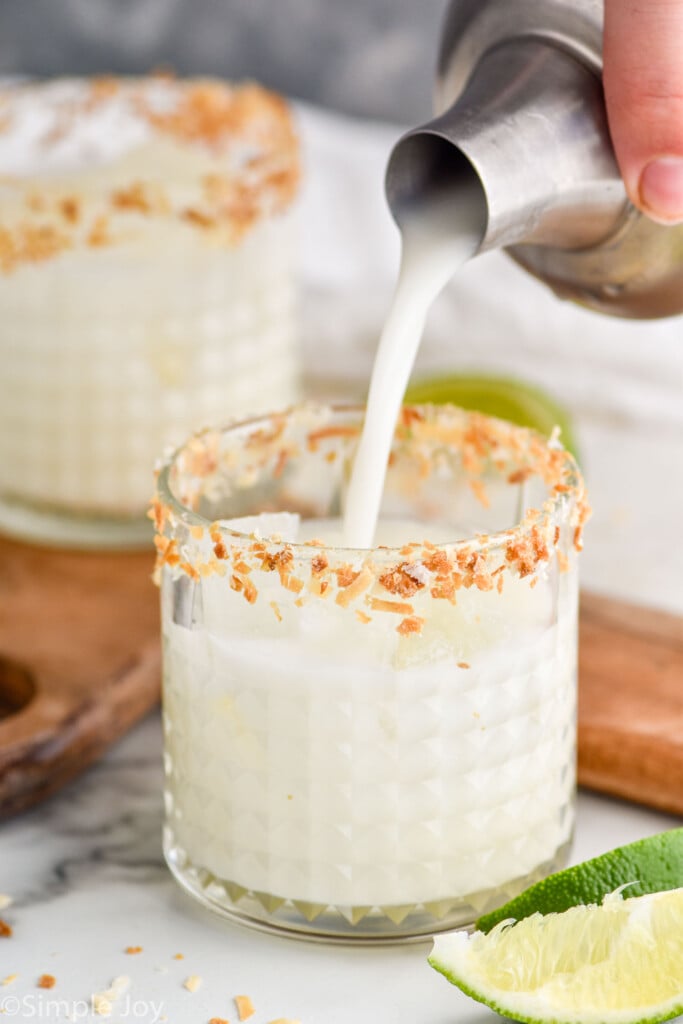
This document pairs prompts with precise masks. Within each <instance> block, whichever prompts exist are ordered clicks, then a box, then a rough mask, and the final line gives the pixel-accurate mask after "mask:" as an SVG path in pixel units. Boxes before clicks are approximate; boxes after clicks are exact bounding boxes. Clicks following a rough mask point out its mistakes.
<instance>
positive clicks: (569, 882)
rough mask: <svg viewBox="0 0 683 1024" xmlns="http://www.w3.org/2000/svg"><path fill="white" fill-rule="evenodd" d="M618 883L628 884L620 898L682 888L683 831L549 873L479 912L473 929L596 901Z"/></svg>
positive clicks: (679, 829) (490, 926) (632, 845)
mask: <svg viewBox="0 0 683 1024" xmlns="http://www.w3.org/2000/svg"><path fill="white" fill-rule="evenodd" d="M622 885H623V886H628V888H626V889H625V890H624V896H625V897H626V898H630V897H633V896H643V895H644V894H645V893H651V892H660V891H661V890H663V889H678V888H679V887H680V886H683V828H673V829H671V830H670V831H668V832H661V833H660V834H659V835H656V836H649V837H648V838H647V839H639V840H638V841H637V842H635V843H629V845H628V846H619V847H617V849H616V850H610V852H609V853H603V854H602V855H601V856H600V857H594V858H593V859H592V860H587V861H584V863H583V864H576V865H575V866H574V867H571V868H567V869H566V870H565V871H558V872H557V873H556V874H554V875H549V876H548V878H544V879H543V881H541V882H537V883H536V884H535V885H532V886H531V887H530V888H529V889H526V890H525V891H524V892H523V893H521V894H520V895H519V896H516V897H515V898H514V899H513V900H510V902H509V903H506V904H505V905H504V906H502V907H499V908H498V909H497V910H493V911H492V912H491V913H490V914H484V916H483V917H480V918H479V920H478V921H477V928H478V929H479V931H481V932H488V931H490V930H491V928H493V926H494V925H496V924H498V922H499V921H505V920H508V919H509V918H513V919H514V920H515V921H521V920H522V918H524V917H529V915H530V914H536V913H539V914H550V913H553V912H554V913H561V912H562V911H563V910H567V909H568V908H569V907H575V906H578V904H579V903H600V902H601V901H602V899H603V898H604V897H605V896H606V895H607V894H608V893H610V892H613V891H614V890H615V889H618V888H619V887H620V886H622Z"/></svg>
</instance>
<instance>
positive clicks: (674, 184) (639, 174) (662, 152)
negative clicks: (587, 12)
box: [604, 0, 683, 224]
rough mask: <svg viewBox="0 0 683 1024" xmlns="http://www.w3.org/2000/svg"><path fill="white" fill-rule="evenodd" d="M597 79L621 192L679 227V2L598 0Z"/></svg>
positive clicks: (682, 174) (682, 87)
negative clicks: (601, 12) (600, 71)
mask: <svg viewBox="0 0 683 1024" xmlns="http://www.w3.org/2000/svg"><path fill="white" fill-rule="evenodd" d="M604 64H605V72H604V81H605V97H606V101H607V113H608V117H609V124H610V132H611V134H612V140H613V142H614V148H615V151H616V155H617V160H618V162H619V167H620V170H621V174H622V177H623V179H624V183H625V185H626V190H627V192H628V194H629V196H630V198H631V200H632V202H633V203H635V205H636V206H638V207H639V208H640V209H641V210H643V212H644V213H647V214H648V215H649V216H651V217H653V219H655V220H657V221H660V222H661V223H666V224H673V223H677V222H679V221H683V0H605V39H604Z"/></svg>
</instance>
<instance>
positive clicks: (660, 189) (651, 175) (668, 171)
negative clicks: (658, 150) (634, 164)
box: [640, 156, 683, 224]
mask: <svg viewBox="0 0 683 1024" xmlns="http://www.w3.org/2000/svg"><path fill="white" fill-rule="evenodd" d="M640 198H641V201H642V203H643V206H644V207H646V209H647V211H648V213H650V214H651V215H652V217H653V218H654V219H655V220H658V221H661V222H662V223H664V224H676V223H677V222H678V221H683V157H680V156H660V157H659V158H658V159H657V160H653V161H652V163H650V164H648V165H647V166H646V168H645V170H644V171H643V173H642V175H641V177H640Z"/></svg>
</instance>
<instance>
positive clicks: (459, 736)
mask: <svg viewBox="0 0 683 1024" xmlns="http://www.w3.org/2000/svg"><path fill="white" fill-rule="evenodd" d="M362 415H363V412H362V410H360V409H332V408H328V407H315V408H314V407H301V408H298V409H294V410H292V411H290V412H288V413H286V414H283V415H279V416H272V417H265V418H262V419H256V420H251V421H249V422H245V423H241V424H239V425H236V426H233V427H230V428H228V429H226V430H223V431H208V432H205V433H203V434H201V435H198V436H195V437H193V438H192V439H191V440H190V441H188V442H187V444H186V445H185V446H184V447H182V448H181V449H180V450H179V451H178V452H176V454H175V455H174V456H173V457H172V458H171V460H170V461H169V462H167V464H166V465H165V466H164V467H163V468H162V470H161V473H160V475H159V478H158V496H157V500H156V502H155V506H154V514H155V518H156V527H157V537H156V544H157V549H158V572H159V576H160V582H161V591H162V619H163V627H162V628H163V657H164V684H163V688H164V689H163V717H164V728H165V770H166V825H165V836H164V848H165V854H166V858H167V861H168V863H169V865H170V868H171V870H172V872H173V873H174V875H175V876H176V878H177V879H178V881H179V882H180V883H181V885H183V886H184V887H185V888H186V889H187V890H188V891H190V892H191V893H192V894H193V895H194V896H196V897H197V898H198V899H199V900H200V901H201V902H203V903H205V904H207V905H209V906H210V907H212V908H213V909H215V910H218V911H221V912H223V913H224V914H226V915H228V916H231V917H234V918H238V919H240V920H242V921H244V922H247V923H251V924H253V925H257V926H261V927H268V928H273V929H280V930H283V931H287V932H291V933H295V934H300V935H306V936H309V937H321V938H327V939H343V940H348V939H360V940H366V941H377V940H380V941H381V940H385V941H386V940H398V939H405V938H411V937H413V938H415V937H419V936H424V935H428V934H431V933H433V932H435V931H439V930H442V929H447V928H452V927H456V926H459V925H462V924H464V923H467V922H471V921H472V920H473V919H474V918H476V917H477V916H479V915H480V914H482V913H484V912H486V911H487V910H490V909H492V908H493V907H495V906H497V905H499V904H500V903H502V902H503V901H505V900H506V899H508V898H509V897H511V896H512V895H514V894H515V893H517V892H519V891H520V890H521V889H522V888H524V887H525V886H526V885H528V884H529V883H531V882H533V881H534V880H536V879H538V878H540V877H542V876H543V875H545V874H546V873H548V872H549V871H551V870H553V869H555V868H557V867H559V866H560V865H561V864H562V863H564V860H565V857H566V854H567V850H568V845H569V842H570V838H571V834H572V826H573V817H574V810H573V807H574V791H575V729H576V725H575V717H576V669H577V595H578V585H577V569H576V560H577V554H576V552H577V549H578V548H579V547H580V537H581V529H582V525H583V522H584V519H585V517H586V515H587V506H586V502H585V496H584V491H583V485H582V482H581V479H580V476H579V474H578V471H577V469H576V466H575V464H574V462H573V460H572V458H571V456H569V455H568V454H567V453H566V452H565V451H564V450H563V449H562V448H561V447H560V446H559V445H557V444H556V443H554V442H550V443H548V442H546V441H545V440H543V439H542V438H540V437H539V436H538V435H536V434H534V433H533V432H530V431H527V430H524V429H522V428H519V427H514V426H511V425H509V424H506V423H503V422H501V421H497V420H493V419H489V418H486V417H483V416H481V415H478V414H475V413H466V412H463V411H461V410H458V409H455V408H453V407H443V406H442V407H422V408H415V409H406V410H404V412H403V415H402V419H401V421H400V423H399V425H398V426H397V430H396V434H395V438H394V446H393V450H392V456H391V461H390V466H389V471H388V476H387V483H386V488H385V493H384V499H383V505H382V511H381V523H380V531H379V532H380V539H381V534H382V532H384V533H385V535H387V536H393V537H395V536H396V534H400V535H401V539H400V540H399V541H392V543H395V544H396V546H393V547H376V548H374V549H372V550H350V549H345V548H343V547H340V546H339V545H338V544H335V543H334V542H332V543H330V542H326V541H325V535H326V534H327V536H328V537H334V535H335V533H336V532H337V531H338V525H337V524H336V522H335V520H336V519H337V517H338V516H339V515H340V511H341V509H342V506H343V496H344V488H345V486H346V483H347V481H348V475H349V470H350V465H351V462H352V459H353V454H354V451H355V447H356V443H357V439H358V434H359V429H360V425H361V422H362ZM259 516H260V517H261V518H257V519H254V518H251V517H259ZM330 520H332V521H330ZM311 521H313V522H312V525H311ZM301 535H304V536H306V537H307V538H308V540H307V541H306V542H305V543H297V538H299V537H300V536H301Z"/></svg>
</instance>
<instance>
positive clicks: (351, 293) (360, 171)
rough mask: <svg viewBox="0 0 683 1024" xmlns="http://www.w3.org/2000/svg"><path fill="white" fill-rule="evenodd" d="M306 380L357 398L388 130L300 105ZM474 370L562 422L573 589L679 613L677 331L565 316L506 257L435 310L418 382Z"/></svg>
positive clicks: (682, 487) (681, 414)
mask: <svg viewBox="0 0 683 1024" xmlns="http://www.w3.org/2000/svg"><path fill="white" fill-rule="evenodd" d="M299 122H300V130H301V136H302V141H303V145H304V154H305V172H306V178H305V185H304V189H303V195H302V200H301V203H300V211H299V214H300V232H301V240H302V256H301V259H302V276H303V282H304V300H303V318H304V342H305V358H306V366H307V370H308V372H309V374H310V375H311V377H312V378H314V379H315V380H316V388H317V391H318V393H320V392H321V391H322V392H329V393H330V394H331V393H335V394H348V395H355V396H358V395H359V394H363V393H364V389H365V387H366V386H367V381H368V377H369V372H370V367H371V364H372V358H373V353H374V349H375V345H376V343H377V338H378V333H379V330H380V327H381V325H382V321H383V317H384V315H385V312H386V310H387V307H388V304H389V301H390V297H391V292H392V287H393V282H394V279H395V273H396V267H397V263H398V250H399V240H398V232H397V230H396V228H395V227H394V225H393V222H392V220H391V218H390V215H389V213H388V210H387V207H386V203H385V200H384V192H383V175H384V165H385V162H386V159H387V155H388V152H389V149H390V147H391V144H392V142H393V140H394V139H395V138H396V137H397V136H398V134H399V129H398V128H393V127H391V126H387V125H384V124H373V123H369V122H361V121H354V120H352V119H349V118H344V117H341V116H339V115H333V114H329V113H325V112H322V111H319V110H315V109H312V108H310V107H299ZM437 369H443V370H446V369H458V370H466V369H468V370H469V369H471V370H484V371H489V372H491V373H502V374H508V375H515V376H519V377H521V378H525V379H527V380H529V381H533V382H535V383H537V384H540V385H542V386H543V387H544V388H546V390H547V391H549V392H550V393H552V394H553V395H554V396H555V397H557V398H558V399H560V400H561V401H562V402H563V404H564V405H565V406H566V407H567V408H568V409H569V411H570V412H571V414H572V416H573V418H574V421H575V424H576V427H577V429H578V436H579V443H580V446H581V452H582V456H583V458H582V461H583V468H584V471H585V473H586V477H587V479H588V484H589V488H590V494H591V499H592V503H593V507H594V516H593V519H592V521H591V523H590V524H589V527H588V529H587V533H586V550H585V556H584V560H583V582H584V586H586V587H590V588H592V589H594V590H597V591H600V592H603V593H607V594H612V595H615V596H620V597H623V598H626V599H630V600H634V601H640V602H642V603H646V604H650V605H654V606H658V607H662V608H668V609H670V610H673V611H678V612H682V613H683V540H682V538H681V534H682V532H683V318H672V319H668V320H661V321H651V322H642V321H641V322H637V321H625V320H618V319H615V318H609V317H604V316H600V315H598V314H594V313H589V312H587V311H584V310H582V309H579V308H578V307H575V306H573V305H572V304H570V303H566V302H561V301H560V300H558V299H557V298H555V297H554V296H553V295H552V293H551V292H550V291H549V290H548V289H546V288H545V287H544V286H543V285H541V284H539V283H538V282H536V281H535V280H533V279H532V278H530V277H529V276H528V275H526V274H525V273H524V271H522V270H520V269H519V268H518V267H517V266H516V265H515V264H514V263H512V261H511V260H509V259H508V258H507V257H506V256H505V255H504V254H502V253H491V254H487V255H486V256H483V257H481V258H479V259H477V260H475V261H473V262H472V263H471V264H470V265H469V266H468V267H466V268H465V270H464V271H463V272H462V273H461V274H460V275H459V276H458V279H457V280H454V281H453V283H452V284H451V285H450V286H449V287H448V288H447V289H446V291H445V292H444V293H443V294H442V296H441V297H440V299H439V300H438V302H437V303H436V305H435V307H434V310H433V313H432V316H431V318H430V321H429V325H428V329H427V333H426V337H425V339H424V342H423V345H422V349H421V352H420V356H419V360H418V365H417V369H416V375H419V374H424V373H425V372H429V371H432V370H437Z"/></svg>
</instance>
